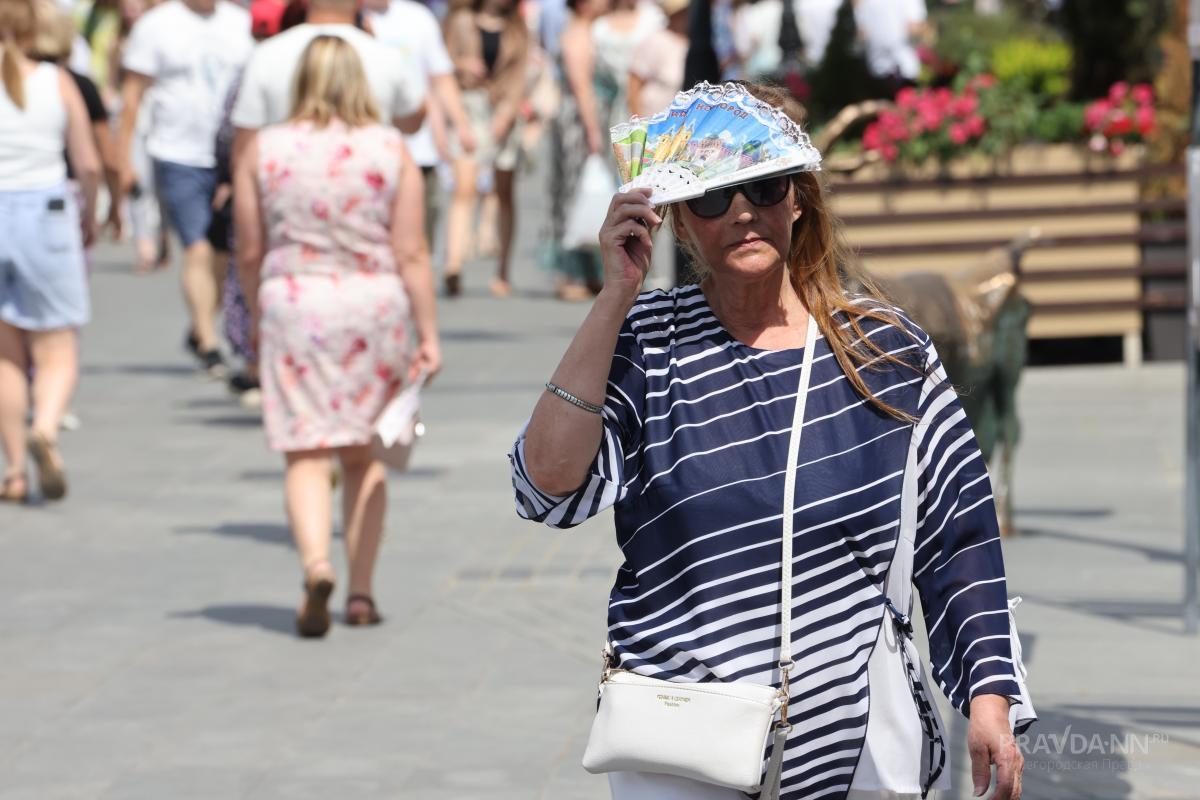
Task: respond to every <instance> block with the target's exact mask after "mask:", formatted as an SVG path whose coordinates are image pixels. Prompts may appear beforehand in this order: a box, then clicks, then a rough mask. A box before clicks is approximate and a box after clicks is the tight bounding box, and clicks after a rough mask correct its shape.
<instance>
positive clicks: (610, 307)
mask: <svg viewBox="0 0 1200 800" xmlns="http://www.w3.org/2000/svg"><path fill="white" fill-rule="evenodd" d="M638 293H639V290H638V289H636V288H635V289H632V290H631V289H628V288H624V287H618V286H614V285H613V284H611V283H606V284H604V288H603V289H601V290H600V294H598V295H596V299H595V301H594V302H593V303H592V308H593V309H594V310H598V311H600V312H602V313H606V314H612V315H613V316H614V317H615V318H617V319H619V320H620V322H621V323H622V324H624V322H625V317H626V316H628V315H629V311H630V309H632V308H633V304H634V303H635V302H637V297H638Z"/></svg>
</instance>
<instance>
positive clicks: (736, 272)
mask: <svg viewBox="0 0 1200 800" xmlns="http://www.w3.org/2000/svg"><path fill="white" fill-rule="evenodd" d="M747 88H748V89H749V91H750V92H751V93H752V94H753V95H755V96H756V97H757V98H758V99H759V100H762V101H764V102H766V103H767V104H769V105H771V106H773V107H775V109H779V108H781V107H784V105H785V104H784V100H785V98H784V97H783V96H782V95H781V94H780V93H778V92H777V91H776V90H773V89H767V88H764V87H760V86H756V85H753V84H750V85H748V86H747ZM648 196H649V192H648V190H646V191H634V192H630V193H627V194H618V195H617V196H616V197H614V199H613V201H612V205H611V206H610V209H609V213H608V218H607V220H606V222H605V224H604V227H603V228H602V230H601V233H600V243H601V251H602V256H603V260H604V268H605V285H604V289H603V291H602V292H601V293H600V295H599V296H598V297H597V298H596V301H595V304H594V305H593V307H592V309H591V312H590V313H589V314H588V316H587V318H586V319H585V321H584V322H583V324H582V325H581V326H580V329H579V331H578V333H577V334H576V336H575V339H574V341H573V342H572V343H571V345H570V346H569V348H568V350H567V352H566V355H565V356H564V357H563V359H562V361H561V362H560V363H559V365H558V368H557V369H556V370H555V371H554V373H553V376H552V377H551V378H550V382H549V383H548V384H547V391H546V392H545V393H543V395H542V397H541V399H540V400H539V401H538V403H537V406H536V407H535V409H534V411H533V416H532V418H531V419H530V421H529V423H528V425H527V426H526V428H525V430H523V431H522V433H521V435H520V436H519V437H518V439H517V442H516V444H515V446H514V448H513V451H512V454H511V459H512V464H513V470H512V474H513V484H514V488H515V493H516V500H517V512H518V513H519V514H520V515H521V516H523V517H525V518H528V519H533V520H537V521H540V522H545V523H546V524H548V525H551V526H553V527H558V528H567V527H571V526H574V525H576V524H579V523H581V522H583V521H584V520H585V519H587V518H589V517H591V516H594V515H595V514H597V513H599V512H600V511H601V510H603V509H605V508H607V507H609V506H614V507H615V511H616V513H615V525H616V533H617V542H618V544H619V546H620V547H621V550H622V552H623V555H624V558H625V563H624V564H623V566H622V567H621V569H620V571H619V572H618V574H617V577H616V581H615V583H614V586H613V589H612V593H611V597H610V603H609V618H608V637H609V647H610V649H611V656H610V660H609V664H610V665H611V666H614V667H617V668H620V669H623V670H629V671H632V672H634V673H637V674H639V675H643V676H647V677H652V678H659V679H663V680H670V681H676V682H685V683H686V682H708V681H718V682H732V681H749V682H754V683H759V684H768V685H775V686H780V685H786V686H787V687H788V697H789V701H788V702H789V704H788V706H787V709H788V711H787V721H788V722H789V723H790V724H791V726H792V727H791V729H790V732H788V734H787V739H786V746H785V750H784V754H783V771H782V781H781V786H782V791H781V795H780V796H781V797H782V798H791V800H799V799H800V798H809V797H838V798H854V799H855V800H857V799H858V798H884V797H886V798H910V797H912V798H915V797H924V796H926V794H925V793H926V792H928V791H929V790H931V789H933V790H938V789H945V788H948V787H949V775H950V767H949V764H948V762H947V758H948V755H947V753H946V748H945V741H946V740H945V733H944V730H945V728H944V727H943V725H942V722H941V720H940V718H939V717H938V714H937V711H936V708H935V707H933V703H932V696H931V695H930V694H929V691H930V690H929V689H928V688H927V683H926V680H925V679H924V678H920V677H917V676H918V675H921V674H923V671H922V670H921V668H920V664H919V659H917V663H916V664H914V663H913V662H912V658H913V654H915V652H916V651H915V650H912V649H911V646H912V645H911V642H907V643H904V642H902V641H901V637H902V636H903V637H908V636H911V626H910V625H909V621H908V614H909V613H911V603H910V602H906V600H905V599H903V598H905V597H907V596H910V595H908V594H907V589H906V588H905V587H910V585H913V584H915V587H916V590H917V592H919V594H920V597H921V605H922V608H923V611H924V615H925V620H926V627H927V630H928V640H929V653H930V663H931V666H932V677H933V679H934V680H935V681H936V683H937V684H938V686H939V687H940V688H941V690H942V692H943V693H944V694H945V695H946V696H947V697H948V698H949V700H950V701H951V704H952V705H953V707H954V708H955V709H956V710H957V711H959V712H961V713H962V714H964V715H969V719H970V723H969V728H968V736H967V744H968V750H969V752H970V756H971V762H972V768H973V770H972V771H973V774H974V776H975V783H976V789H977V790H978V791H977V792H976V794H982V792H983V788H985V787H986V786H987V784H988V782H989V767H990V766H991V765H992V764H995V765H996V766H997V767H998V769H997V775H996V783H997V792H996V793H995V794H993V795H991V796H992V797H994V798H1004V800H1011V799H1012V798H1018V797H1020V794H1021V771H1022V766H1023V761H1022V756H1021V754H1020V752H1019V750H1018V749H1017V745H1016V742H1015V737H1014V733H1019V732H1021V731H1023V730H1024V729H1025V727H1027V726H1028V725H1029V724H1030V723H1031V722H1032V721H1033V720H1034V719H1035V715H1034V714H1033V710H1032V706H1031V704H1030V702H1029V698H1028V694H1027V691H1026V687H1025V685H1024V676H1025V670H1024V667H1023V665H1022V664H1021V660H1020V650H1019V646H1018V643H1017V640H1016V639H1015V638H1014V637H1013V636H1012V632H1013V630H1014V629H1013V628H1012V627H1011V626H1012V624H1013V623H1012V617H1011V612H1010V608H1011V607H1010V606H1009V604H1008V602H1007V590H1006V582H1005V573H1004V562H1003V556H1002V553H1001V548H1000V541H999V531H998V527H997V521H996V513H995V510H994V507H993V503H992V497H991V489H990V484H989V482H988V477H987V472H986V469H985V465H984V462H983V459H982V457H981V456H980V453H979V448H978V445H977V444H976V441H975V438H974V436H973V434H972V432H971V428H970V425H969V423H968V422H967V420H966V417H965V415H964V414H963V411H962V408H961V406H960V404H959V401H958V398H957V396H956V395H955V393H954V390H953V389H952V388H951V387H950V386H949V385H948V384H947V383H946V382H945V373H944V372H943V371H942V369H941V366H940V364H939V362H938V360H937V354H936V352H935V350H934V347H933V345H932V343H931V342H930V340H929V337H928V336H927V335H926V334H925V333H924V332H923V331H922V330H921V329H920V328H919V327H917V326H916V325H915V324H913V323H912V322H911V321H909V320H908V319H907V317H906V316H905V315H904V314H903V313H902V312H901V311H899V310H898V309H895V308H893V307H892V306H891V305H889V304H887V303H886V302H884V301H883V300H882V299H880V298H879V297H878V296H877V295H876V294H873V293H853V292H851V290H850V289H849V288H847V287H848V284H849V281H850V273H852V268H851V263H850V261H849V259H848V257H847V253H846V251H845V250H844V249H843V245H842V244H841V240H840V238H839V233H838V223H837V221H836V220H835V218H834V217H833V215H832V213H831V212H830V210H829V208H828V206H827V201H826V197H825V191H824V189H823V186H822V183H821V181H820V179H819V177H818V173H815V172H802V173H798V174H793V175H775V176H769V177H764V178H762V179H760V180H756V181H754V182H751V183H744V184H741V185H736V186H730V187H727V188H722V189H718V190H715V191H710V192H709V193H707V194H705V195H703V196H701V197H698V198H695V199H693V200H688V201H686V202H683V203H679V204H677V205H675V206H674V207H671V208H668V209H663V208H658V209H655V208H652V207H651V206H650V204H649V202H648ZM660 224H670V225H671V226H672V229H673V231H674V233H675V235H676V237H677V238H678V240H679V241H680V242H681V243H682V245H683V246H684V248H685V250H686V251H687V252H688V253H689V254H690V256H691V258H692V261H693V264H694V266H695V268H696V271H697V273H698V275H699V278H700V280H699V283H697V284H695V285H690V286H681V287H677V288H674V289H671V290H670V291H651V292H644V293H642V292H641V288H642V282H643V279H644V278H645V275H646V271H647V269H648V266H649V264H650V255H651V247H652V245H651V241H652V240H651V233H652V229H653V228H654V227H656V226H658V225H660ZM867 285H868V286H869V284H867ZM810 321H811V324H812V327H810ZM810 348H811V349H812V353H811V355H810V357H811V371H810V372H809V371H806V370H803V369H802V367H803V364H804V361H805V351H806V350H808V349H810ZM806 374H807V375H809V381H808V384H807V389H806V390H805V389H804V388H799V387H801V385H802V384H801V382H802V376H803V375H806ZM800 397H803V398H805V399H804V403H803V405H802V406H801V405H800V404H799V402H798V398H800ZM797 407H800V408H802V409H803V410H802V411H800V412H799V414H800V416H801V419H802V420H803V423H802V424H801V425H800V426H799V428H800V430H802V431H803V437H802V438H801V439H799V445H798V447H799V451H798V453H797V454H794V455H792V454H789V452H788V450H789V446H790V442H791V441H793V440H794V439H793V437H794V436H795V434H794V433H793V431H794V430H795V428H796V426H794V425H793V413H794V411H795V409H797ZM789 455H792V457H794V458H795V461H794V462H791V463H795V464H796V467H795V472H794V473H793V475H794V478H793V481H791V482H789V481H787V480H785V475H786V473H787V472H788V469H787V464H788V463H789ZM786 477H788V478H792V477H793V476H791V475H787V476H786ZM789 483H792V484H793V486H794V503H793V506H792V507H793V509H794V511H793V516H792V521H793V528H792V530H793V534H792V536H793V538H792V543H793V554H794V555H793V559H792V563H791V569H792V572H791V575H792V608H791V618H792V619H793V621H794V627H793V635H792V637H791V647H792V652H791V653H789V654H787V656H786V659H787V660H790V661H792V662H793V663H792V664H791V665H790V666H791V668H790V671H786V672H785V671H784V670H782V669H780V667H781V666H782V665H781V658H782V657H783V656H782V653H781V647H780V641H779V636H780V634H779V619H780V609H779V603H780V596H781V587H782V583H781V574H782V563H781V556H780V552H781V551H780V547H781V541H782V540H781V527H783V526H784V525H785V523H783V522H781V520H783V519H784V515H783V514H782V513H781V509H782V507H783V505H784V500H783V498H784V496H785V492H786V491H787V486H788V484H789ZM893 567H895V569H894V570H893V569H892V568H893ZM889 579H891V580H889ZM894 596H895V597H898V598H901V599H898V600H897V601H896V602H895V603H893V602H892V598H893V597H894ZM889 623H890V624H889ZM906 645H907V646H906ZM785 676H786V677H785ZM910 678H911V681H910ZM1010 707H1012V713H1011V714H1010ZM868 709H869V711H870V714H868ZM609 778H610V784H611V787H612V792H613V796H614V798H618V800H643V799H645V800H650V798H654V800H669V799H670V798H678V799H679V800H682V799H683V798H688V800H737V798H743V797H744V795H743V794H742V793H740V792H739V791H735V790H733V789H726V788H722V787H718V786H715V785H712V784H703V783H699V782H697V781H694V780H691V779H690V778H683V777H677V776H670V775H663V774H657V773H649V772H611V773H609Z"/></svg>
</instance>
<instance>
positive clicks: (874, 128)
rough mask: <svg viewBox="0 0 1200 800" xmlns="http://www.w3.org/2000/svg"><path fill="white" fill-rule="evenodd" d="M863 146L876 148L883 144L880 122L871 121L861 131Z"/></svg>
mask: <svg viewBox="0 0 1200 800" xmlns="http://www.w3.org/2000/svg"><path fill="white" fill-rule="evenodd" d="M862 141H863V147H864V148H865V149H867V150H878V149H879V148H880V147H882V146H883V130H882V123H879V122H872V123H871V124H870V125H868V126H867V129H866V130H865V131H863V139H862Z"/></svg>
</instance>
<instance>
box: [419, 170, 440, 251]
mask: <svg viewBox="0 0 1200 800" xmlns="http://www.w3.org/2000/svg"><path fill="white" fill-rule="evenodd" d="M421 177H423V178H424V179H425V243H426V244H428V245H429V255H430V257H431V258H432V256H433V252H434V250H436V249H437V230H438V220H439V217H440V215H441V211H442V202H441V195H442V187H441V183H440V181H438V171H437V168H436V167H421Z"/></svg>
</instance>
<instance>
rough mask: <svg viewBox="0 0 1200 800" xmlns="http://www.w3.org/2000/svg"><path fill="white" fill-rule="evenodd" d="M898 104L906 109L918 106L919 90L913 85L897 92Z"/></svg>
mask: <svg viewBox="0 0 1200 800" xmlns="http://www.w3.org/2000/svg"><path fill="white" fill-rule="evenodd" d="M896 105H897V106H899V107H900V108H904V109H912V108H916V107H917V90H916V89H913V88H912V87H911V86H906V87H904V88H903V89H901V90H900V91H898V92H896Z"/></svg>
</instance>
